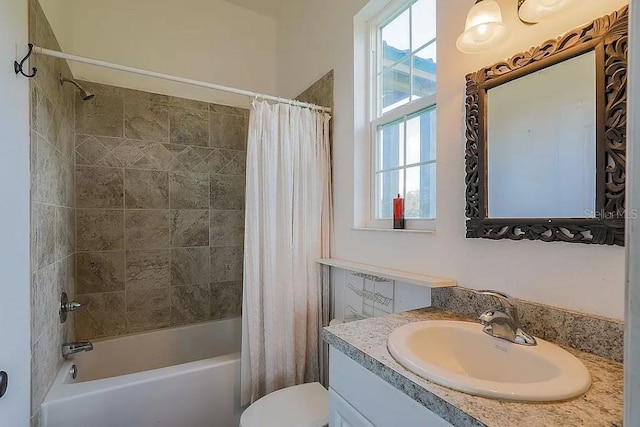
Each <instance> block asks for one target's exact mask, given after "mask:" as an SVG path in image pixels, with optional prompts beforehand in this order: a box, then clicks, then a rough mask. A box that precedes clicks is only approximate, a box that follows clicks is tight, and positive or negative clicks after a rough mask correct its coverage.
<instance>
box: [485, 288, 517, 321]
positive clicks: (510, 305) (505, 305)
mask: <svg viewBox="0 0 640 427" xmlns="http://www.w3.org/2000/svg"><path fill="white" fill-rule="evenodd" d="M474 292H475V293H477V294H480V295H487V296H490V297H492V298H493V300H494V301H495V303H496V304H497V307H496V308H500V309H502V310H503V311H504V312H505V313H507V314H508V315H509V316H511V317H512V318H513V320H514V321H515V322H516V324H518V323H519V322H520V319H519V318H518V309H517V307H516V300H515V299H513V298H512V297H511V296H509V295H508V294H505V293H504V292H499V291H494V290H490V289H488V290H480V291H474Z"/></svg>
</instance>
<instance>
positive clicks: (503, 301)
mask: <svg viewBox="0 0 640 427" xmlns="http://www.w3.org/2000/svg"><path fill="white" fill-rule="evenodd" d="M476 293H478V294H480V295H488V296H490V297H492V298H493V299H494V301H495V302H496V305H497V306H496V307H495V308H492V309H490V310H487V311H485V312H484V313H482V314H481V315H480V317H478V320H479V321H480V323H481V324H482V325H483V326H484V329H483V331H484V333H486V334H489V335H491V336H493V337H496V338H501V339H503V340H507V341H511V342H512V343H515V344H522V345H536V344H537V342H536V339H535V338H534V337H532V336H531V335H529V334H527V333H526V332H525V331H523V330H522V329H521V328H520V319H519V317H518V309H517V308H516V305H515V301H514V300H513V298H511V297H510V296H509V295H507V294H504V293H502V292H497V291H476Z"/></svg>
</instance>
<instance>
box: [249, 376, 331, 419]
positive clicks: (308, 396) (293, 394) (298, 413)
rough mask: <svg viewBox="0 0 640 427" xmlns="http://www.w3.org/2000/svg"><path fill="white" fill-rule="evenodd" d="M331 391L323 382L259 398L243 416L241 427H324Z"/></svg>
mask: <svg viewBox="0 0 640 427" xmlns="http://www.w3.org/2000/svg"><path fill="white" fill-rule="evenodd" d="M328 424H329V392H328V391H327V389H325V388H324V387H322V385H321V384H320V383H311V384H301V385H296V386H293V387H287V388H284V389H282V390H278V391H275V392H273V393H270V394H268V395H266V396H264V397H263V398H261V399H258V400H257V401H256V402H255V403H254V404H253V405H251V406H249V407H248V408H247V410H246V411H244V412H243V414H242V416H241V417H240V427H324V426H327V425H328Z"/></svg>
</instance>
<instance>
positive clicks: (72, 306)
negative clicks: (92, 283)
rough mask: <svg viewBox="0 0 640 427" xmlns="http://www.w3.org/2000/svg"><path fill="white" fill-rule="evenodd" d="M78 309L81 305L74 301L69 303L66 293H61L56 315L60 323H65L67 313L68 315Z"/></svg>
mask: <svg viewBox="0 0 640 427" xmlns="http://www.w3.org/2000/svg"><path fill="white" fill-rule="evenodd" d="M80 307H82V304H80V303H79V302H76V301H69V298H68V296H67V293H66V292H63V293H62V295H61V296H60V310H59V311H58V314H59V316H60V323H64V322H66V320H67V313H69V312H70V311H76V310H77V309H79V308H80Z"/></svg>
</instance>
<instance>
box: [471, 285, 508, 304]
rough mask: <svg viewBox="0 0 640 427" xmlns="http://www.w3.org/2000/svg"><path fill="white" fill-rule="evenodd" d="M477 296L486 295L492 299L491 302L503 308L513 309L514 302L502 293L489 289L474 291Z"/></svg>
mask: <svg viewBox="0 0 640 427" xmlns="http://www.w3.org/2000/svg"><path fill="white" fill-rule="evenodd" d="M474 292H475V293H477V294H479V295H487V296H490V297H493V300H494V301H495V302H496V303H497V304H498V305H499V306H500V307H503V308H512V307H515V305H516V301H515V300H514V299H513V298H512V297H511V296H509V295H507V294H505V293H504V292H499V291H494V290H491V289H484V290H480V291H474Z"/></svg>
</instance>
